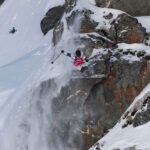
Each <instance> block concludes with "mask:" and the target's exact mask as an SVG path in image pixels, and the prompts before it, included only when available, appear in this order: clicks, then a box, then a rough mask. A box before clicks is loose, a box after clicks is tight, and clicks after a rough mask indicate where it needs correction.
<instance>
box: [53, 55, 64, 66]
mask: <svg viewBox="0 0 150 150" xmlns="http://www.w3.org/2000/svg"><path fill="white" fill-rule="evenodd" d="M61 54H62V53H60V54H59V55H58V56H57V57H56V58H55V59H54V60H53V61H52V62H51V64H54V62H55V61H56V60H57V59H58V58H59V57H60V55H61Z"/></svg>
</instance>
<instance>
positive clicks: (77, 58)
mask: <svg viewBox="0 0 150 150" xmlns="http://www.w3.org/2000/svg"><path fill="white" fill-rule="evenodd" d="M61 53H63V54H64V55H66V56H68V57H72V58H73V60H74V61H73V64H74V66H76V67H78V66H82V65H83V64H85V61H86V62H88V59H87V58H86V57H85V56H83V55H82V54H81V51H80V50H76V52H75V54H74V55H73V56H71V53H66V52H65V51H64V50H62V51H61Z"/></svg>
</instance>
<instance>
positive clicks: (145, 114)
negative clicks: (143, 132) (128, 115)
mask: <svg viewBox="0 0 150 150" xmlns="http://www.w3.org/2000/svg"><path fill="white" fill-rule="evenodd" d="M146 105H147V109H146V110H145V111H141V112H138V113H137V114H136V116H135V117H134V119H133V126H134V127H137V126H140V125H143V124H145V123H147V122H149V121H150V98H148V99H147V100H146ZM143 106H145V104H144V105H143ZM141 109H142V108H141Z"/></svg>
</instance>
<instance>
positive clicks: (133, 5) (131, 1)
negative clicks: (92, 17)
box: [95, 0, 150, 16]
mask: <svg viewBox="0 0 150 150" xmlns="http://www.w3.org/2000/svg"><path fill="white" fill-rule="evenodd" d="M95 1H96V5H97V6H99V7H108V8H114V9H119V10H122V11H124V12H127V13H129V14H130V15H132V16H149V15H150V9H149V8H150V3H149V0H144V3H142V2H141V0H126V1H125V0H95Z"/></svg>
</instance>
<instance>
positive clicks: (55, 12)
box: [41, 6, 65, 35]
mask: <svg viewBox="0 0 150 150" xmlns="http://www.w3.org/2000/svg"><path fill="white" fill-rule="evenodd" d="M64 11H65V8H64V6H57V7H54V8H52V9H50V10H49V11H48V12H47V13H46V16H45V17H44V18H43V19H42V21H41V30H42V32H43V34H44V35H45V34H46V33H47V32H48V31H49V30H51V29H52V28H54V27H55V25H56V24H57V23H58V21H60V19H61V18H62V16H63V13H64Z"/></svg>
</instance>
